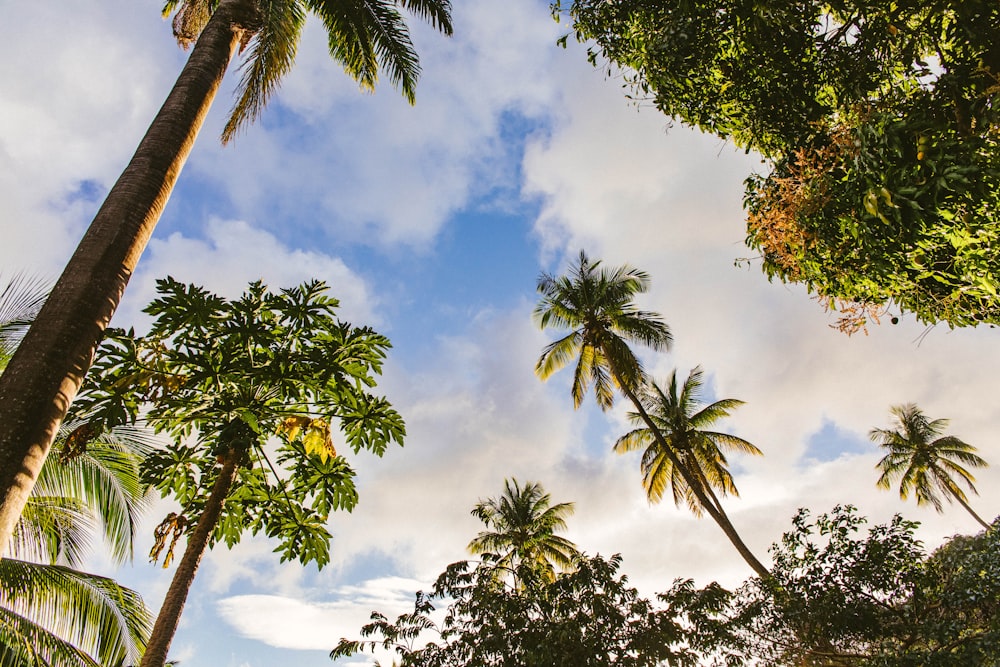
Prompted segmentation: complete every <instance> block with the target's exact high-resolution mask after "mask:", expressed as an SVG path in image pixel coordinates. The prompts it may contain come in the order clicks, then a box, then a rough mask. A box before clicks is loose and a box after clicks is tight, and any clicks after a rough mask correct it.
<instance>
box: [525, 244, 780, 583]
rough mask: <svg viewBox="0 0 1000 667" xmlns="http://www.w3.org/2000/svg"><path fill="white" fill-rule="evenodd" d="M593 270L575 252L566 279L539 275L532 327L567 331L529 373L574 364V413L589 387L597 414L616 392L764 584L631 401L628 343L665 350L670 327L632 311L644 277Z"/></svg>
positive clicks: (635, 382) (639, 378)
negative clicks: (596, 405) (539, 295)
mask: <svg viewBox="0 0 1000 667" xmlns="http://www.w3.org/2000/svg"><path fill="white" fill-rule="evenodd" d="M600 264H601V263H600V261H596V262H594V261H591V260H590V258H589V257H587V255H586V253H584V252H581V253H580V257H579V261H578V263H577V265H576V266H575V267H574V268H573V269H572V270H571V271H570V274H569V275H567V276H552V275H549V274H547V273H543V274H542V275H541V277H540V278H539V280H538V292H539V293H540V294H541V295H542V298H541V300H540V301H539V302H538V305H537V306H535V311H534V316H535V320H536V322H538V325H539V326H540V327H541V328H542V329H545V328H546V327H549V326H555V327H560V328H563V329H570V330H571V331H570V333H569V334H567V335H566V336H564V337H563V338H560V339H559V340H557V341H555V342H553V343H551V344H550V345H548V346H546V348H545V349H544V350H543V351H542V356H541V357H540V358H539V359H538V363H537V364H536V365H535V373H536V374H537V375H538V376H539V377H540V378H541V379H543V380H545V379H547V378H548V377H549V376H551V375H552V374H553V373H555V372H556V371H558V370H559V369H561V368H563V367H564V366H566V365H567V364H569V363H571V362H572V361H573V360H574V359H575V360H576V362H577V363H576V370H575V372H574V375H573V385H572V390H571V391H572V396H573V404H574V406H575V407H580V404H581V403H582V402H583V397H584V395H585V394H586V392H587V390H588V389H589V387H590V386H591V385H593V386H594V396H595V398H596V399H597V403H598V405H600V406H601V409H603V410H607V409H608V408H610V407H611V406H612V404H613V403H614V388H615V387H617V388H618V389H619V390H621V392H622V393H623V394H624V395H625V397H626V398H628V399H629V401H631V403H632V405H633V406H634V407H635V409H636V412H637V414H638V415H639V416H640V418H641V419H642V421H643V422H644V423H645V424H646V427H647V428H648V429H649V432H650V434H651V435H652V436H653V438H654V439H656V441H657V442H658V443H659V445H660V448H661V450H662V452H663V454H664V455H665V456H666V458H667V460H669V461H670V463H671V465H672V466H673V467H674V468H675V469H676V470H677V471H678V472H679V473H680V475H681V477H682V478H683V479H684V481H685V482H686V483H687V487H688V488H689V489H690V490H691V493H692V494H693V495H694V497H695V499H696V500H697V502H698V504H699V505H700V506H701V507H702V508H703V509H704V510H705V511H706V512H708V514H709V515H710V516H711V517H712V519H714V520H715V522H716V523H717V524H718V525H719V527H720V528H722V530H723V532H724V533H725V534H726V537H728V538H729V541H730V542H732V544H733V546H734V547H736V550H737V551H738V552H739V553H740V555H741V556H742V557H743V559H744V560H745V561H746V562H747V564H748V565H750V567H751V568H753V570H754V572H756V573H757V574H758V575H759V576H760V577H761V578H769V577H770V573H769V572H768V571H767V568H765V567H764V565H763V564H762V563H761V562H760V561H759V560H757V558H756V556H754V555H753V552H751V551H750V549H749V548H748V547H747V546H746V544H744V542H743V540H742V538H741V537H740V536H739V533H737V532H736V529H735V528H734V527H733V525H732V523H731V522H730V521H729V517H728V516H726V514H725V512H722V511H721V509H720V508H719V507H718V505H717V503H715V502H713V501H712V499H711V498H710V497H709V496H708V495H707V493H706V485H704V484H702V483H700V482H699V481H698V480H697V479H696V478H695V477H694V476H693V473H692V472H691V471H689V470H688V469H687V468H686V467H685V466H684V465H683V464H682V463H681V461H680V459H679V458H678V457H677V454H676V453H675V452H674V450H673V448H671V447H670V445H669V444H668V443H667V441H666V439H665V438H664V436H663V434H661V433H660V431H659V429H657V427H656V423H655V421H654V420H653V418H652V417H651V416H650V415H649V414H648V413H647V412H646V409H645V407H644V406H643V404H642V401H641V400H640V398H639V392H640V391H641V390H642V386H643V384H644V383H645V381H646V374H645V372H644V371H643V369H642V364H641V363H640V362H639V359H638V358H637V357H636V356H635V354H634V353H633V352H632V349H631V348H630V347H629V345H628V343H629V342H636V343H641V344H643V345H647V346H649V347H651V348H653V349H654V350H666V349H668V348H669V347H670V343H671V335H670V329H669V328H668V327H667V325H666V324H665V323H664V322H663V320H662V319H661V318H660V316H659V315H658V314H656V313H650V312H644V311H640V310H639V309H637V308H636V307H635V304H634V303H633V299H634V298H635V296H636V295H637V294H641V293H643V292H645V291H646V290H647V289H648V288H649V277H648V276H647V275H646V273H644V272H643V271H639V270H638V269H634V268H632V267H630V266H622V267H618V268H615V269H607V268H603V267H601V265H600Z"/></svg>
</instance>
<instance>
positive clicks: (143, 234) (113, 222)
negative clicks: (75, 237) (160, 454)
mask: <svg viewBox="0 0 1000 667" xmlns="http://www.w3.org/2000/svg"><path fill="white" fill-rule="evenodd" d="M175 10H176V15H175V17H174V33H175V35H176V36H177V38H178V40H179V41H180V42H181V43H182V44H184V45H189V44H194V48H193V50H192V51H191V55H190V57H189V58H188V61H187V63H186V64H185V66H184V68H183V69H182V71H181V73H180V75H179V76H178V78H177V82H176V83H175V84H174V87H173V89H172V90H171V91H170V93H169V95H168V96H167V99H166V100H165V101H164V103H163V106H162V107H161V108H160V111H159V112H158V113H157V115H156V117H155V118H154V119H153V122H152V124H151V125H150V127H149V130H147V132H146V135H145V136H144V137H143V139H142V141H141V142H140V143H139V146H138V148H137V149H136V152H135V154H134V155H133V157H132V160H131V161H130V162H129V164H128V166H127V167H126V168H125V171H124V172H123V173H122V175H121V176H120V177H119V179H118V181H117V182H116V183H115V185H114V186H113V187H112V188H111V191H110V192H109V193H108V196H107V198H106V199H105V200H104V203H103V204H102V205H101V208H100V210H99V211H98V212H97V215H96V216H95V218H94V220H93V222H92V223H91V225H90V227H89V228H88V230H87V232H86V234H85V235H84V238H83V239H82V240H81V241H80V244H79V246H78V247H77V249H76V252H74V254H73V256H72V257H71V258H70V260H69V262H68V264H67V265H66V268H65V269H64V270H63V273H62V276H60V278H59V280H58V281H57V282H56V284H55V286H54V287H53V288H52V295H51V296H50V297H49V299H48V302H47V305H46V306H45V307H43V308H42V309H41V311H40V312H39V314H38V317H37V318H35V322H34V324H33V325H32V327H31V329H30V330H29V331H28V334H27V336H26V338H25V344H24V345H22V346H21V347H20V348H19V349H18V352H17V354H16V355H15V356H14V358H13V359H11V361H10V365H9V366H10V367H9V372H8V373H6V374H5V375H4V376H3V377H2V378H0V413H2V414H3V415H4V420H3V421H2V422H0V556H2V555H3V554H4V552H5V550H6V544H7V541H8V540H9V539H10V535H11V533H12V532H13V530H14V525H15V524H16V523H17V518H18V516H20V514H21V511H22V509H23V508H24V503H25V502H26V500H27V498H28V495H29V494H30V493H31V486H32V485H33V484H34V480H35V478H36V477H37V475H38V473H39V470H40V468H41V465H42V462H43V461H44V460H45V457H46V456H47V455H48V450H49V448H50V447H51V444H52V441H53V439H54V438H55V434H56V431H57V430H58V428H59V424H60V422H61V421H62V419H63V418H64V417H65V416H66V412H67V410H68V408H69V404H70V403H72V401H73V398H74V397H75V395H76V393H77V391H78V390H79V388H80V385H81V384H82V383H83V378H84V376H85V375H86V373H87V369H88V368H90V365H91V363H92V362H93V358H94V354H95V352H96V350H97V347H98V345H99V344H100V341H101V339H102V337H103V335H104V330H105V327H107V325H108V322H110V321H111V318H112V316H113V315H114V313H115V310H116V309H117V308H118V304H119V302H120V301H121V298H122V295H123V294H124V292H125V288H126V287H127V285H128V281H129V278H130V277H131V276H132V273H133V272H134V271H135V268H136V265H137V263H138V261H139V257H140V255H141V254H142V252H143V250H144V249H145V247H146V244H147V242H148V241H149V238H150V236H151V235H152V233H153V229H154V228H155V227H156V224H157V222H158V221H159V219H160V215H161V213H162V212H163V209H164V207H165V206H166V204H167V200H168V199H169V197H170V193H171V191H172V190H173V187H174V184H175V183H176V182H177V178H178V176H179V175H180V173H181V170H182V168H183V167H184V163H185V161H186V160H187V157H188V155H189V154H190V152H191V149H192V147H193V146H194V142H195V140H196V139H197V136H198V133H199V131H200V129H201V126H202V123H203V122H204V120H205V117H206V116H207V114H208V111H209V109H210V108H211V105H212V102H213V101H214V99H215V95H216V93H217V91H218V89H219V86H220V85H221V83H222V78H223V76H224V75H225V73H226V70H227V69H228V68H229V63H230V60H231V59H232V57H233V55H234V54H235V53H236V51H237V49H239V50H240V51H245V52H246V54H247V55H246V59H245V60H244V62H243V66H242V78H241V81H240V83H239V85H238V88H237V102H236V104H235V106H234V108H233V113H232V115H231V116H230V118H229V121H228V122H227V123H226V127H225V130H224V133H223V140H224V141H227V140H229V139H230V138H232V137H233V136H234V135H235V134H236V133H237V132H238V131H239V130H240V129H241V128H243V127H245V126H246V125H247V124H249V123H250V122H252V121H253V120H254V119H256V118H257V117H258V116H259V115H260V113H261V111H262V110H263V108H264V105H265V104H266V103H267V101H268V99H269V98H270V96H271V95H272V94H273V93H274V91H275V90H276V89H277V87H278V84H279V83H280V81H281V79H282V78H283V77H284V75H285V74H287V73H288V72H289V71H290V70H291V68H292V66H293V64H294V61H295V55H296V51H297V49H298V44H299V39H300V38H301V36H302V33H303V30H304V26H305V22H306V16H307V14H310V13H311V14H313V15H315V16H316V17H317V18H319V19H320V21H321V22H322V24H323V27H324V29H325V31H326V35H327V44H328V47H329V51H330V55H331V56H332V58H333V59H334V60H335V61H336V62H337V63H339V64H340V65H342V66H343V68H344V71H345V72H346V73H347V74H348V75H349V76H351V77H352V78H354V79H355V80H356V81H357V82H358V83H359V84H360V85H361V87H362V88H364V89H369V90H370V89H373V88H374V86H375V83H376V81H377V80H378V77H379V74H380V73H384V74H386V75H387V78H388V79H389V80H390V81H391V82H392V83H394V84H396V85H398V86H399V87H400V88H401V89H402V92H403V95H404V96H405V97H406V98H407V99H408V100H409V101H411V102H412V101H413V99H414V88H415V86H416V81H417V78H418V76H419V73H420V65H419V62H418V58H417V54H416V51H415V49H414V47H413V43H412V41H411V39H410V35H409V29H408V27H407V17H406V13H408V14H410V15H411V16H414V17H416V18H418V19H422V20H425V21H426V22H428V23H430V24H431V25H432V26H433V27H434V28H436V29H438V30H440V31H441V32H443V33H445V34H451V32H452V24H451V4H450V0H267V1H265V0H166V2H165V5H164V11H165V12H166V13H167V14H168V15H169V13H170V12H172V11H175Z"/></svg>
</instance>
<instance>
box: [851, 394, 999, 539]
mask: <svg viewBox="0 0 1000 667" xmlns="http://www.w3.org/2000/svg"><path fill="white" fill-rule="evenodd" d="M891 412H892V414H893V415H894V416H895V418H896V423H895V426H896V428H895V429H894V430H888V429H880V428H875V429H872V430H871V432H870V433H869V434H868V435H869V437H871V439H872V441H873V442H875V443H877V444H878V445H879V446H880V447H884V448H885V449H887V450H888V452H889V453H888V454H886V455H885V456H883V457H882V460H880V461H879V462H878V464H877V465H876V467H877V468H878V469H879V470H881V471H882V475H881V476H880V477H879V478H878V482H877V484H878V486H879V488H882V489H890V488H892V486H893V484H894V483H895V482H896V480H897V479H898V480H899V497H900V498H902V499H903V500H906V499H907V498H908V497H909V495H910V491H913V493H914V495H915V496H916V497H917V504H918V505H933V506H934V509H936V510H937V511H938V512H943V511H944V508H943V507H942V504H941V497H940V496H939V495H938V492H939V491H940V492H942V493H943V494H944V496H945V498H947V499H948V501H949V502H950V501H951V500H952V499H954V500H956V501H958V504H959V505H961V506H962V507H964V508H965V509H966V511H967V512H968V513H969V514H971V515H972V517H973V518H974V519H975V520H976V521H978V522H979V525H981V526H982V527H983V528H985V529H986V530H989V529H990V525H989V524H988V523H986V522H985V521H983V519H982V517H980V516H979V515H978V514H976V513H975V512H974V511H973V509H972V508H971V507H969V501H968V498H967V497H966V495H965V492H964V491H963V490H962V488H961V487H960V486H959V485H958V483H957V482H956V481H955V477H958V478H959V479H960V480H962V481H964V482H965V484H966V485H967V486H968V487H969V489H970V490H971V491H972V492H973V493H978V492H977V491H976V487H975V486H974V485H973V482H975V481H976V478H975V477H973V476H972V473H970V472H969V471H968V470H966V469H965V467H964V466H971V467H973V468H985V467H986V465H987V463H986V461H984V460H983V459H982V458H980V457H979V456H978V455H977V454H976V453H975V451H976V448H975V447H973V446H972V445H970V444H968V443H966V442H962V441H961V440H959V439H958V438H956V437H955V436H953V435H946V436H942V437H936V436H940V435H941V433H942V432H943V431H944V429H945V427H946V426H947V425H948V420H947V419H935V420H934V421H928V419H927V417H925V416H924V413H923V412H922V411H921V410H920V408H918V407H917V406H916V405H914V404H913V403H907V404H906V405H895V406H893V407H892V408H891Z"/></svg>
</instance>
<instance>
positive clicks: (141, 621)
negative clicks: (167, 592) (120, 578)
mask: <svg viewBox="0 0 1000 667" xmlns="http://www.w3.org/2000/svg"><path fill="white" fill-rule="evenodd" d="M150 624H151V619H150V615H149V612H148V611H147V610H146V607H145V605H144V604H143V602H142V598H141V597H139V595H138V594H137V593H135V592H134V591H131V590H129V589H128V588H125V587H124V586H121V585H119V584H117V583H115V582H114V581H113V580H111V579H108V578H106V577H100V576H97V575H93V574H88V573H86V572H79V571H77V570H72V569H70V568H67V567H62V566H59V565H41V564H38V563H30V562H25V561H20V560H15V559H13V558H4V559H3V560H0V665H4V667H38V666H44V667H49V666H51V667H76V666H81V667H98V666H99V665H115V666H117V665H125V664H134V662H135V661H137V660H138V658H139V655H140V652H141V647H142V646H144V645H145V643H146V638H147V637H148V636H149V630H150ZM81 647H83V648H81ZM84 648H85V649H86V650H84Z"/></svg>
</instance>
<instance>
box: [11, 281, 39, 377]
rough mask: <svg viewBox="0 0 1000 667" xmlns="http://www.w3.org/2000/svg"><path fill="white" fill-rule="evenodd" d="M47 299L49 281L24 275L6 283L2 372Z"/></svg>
mask: <svg viewBox="0 0 1000 667" xmlns="http://www.w3.org/2000/svg"><path fill="white" fill-rule="evenodd" d="M48 295H49V284H48V283H47V282H46V281H44V280H42V279H40V278H37V277H33V276H29V275H27V274H24V273H17V274H14V276H13V277H11V278H9V279H7V280H5V281H4V282H3V287H2V288H0V372H3V369H4V368H6V366H7V362H8V361H9V359H10V357H11V356H12V355H13V354H14V350H15V349H16V348H17V345H18V343H20V342H21V339H22V338H23V337H24V334H25V333H27V331H28V327H30V326H31V323H32V322H33V321H34V320H35V316H36V315H37V314H38V311H39V310H41V308H42V305H43V304H44V303H45V299H46V298H47V297H48Z"/></svg>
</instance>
